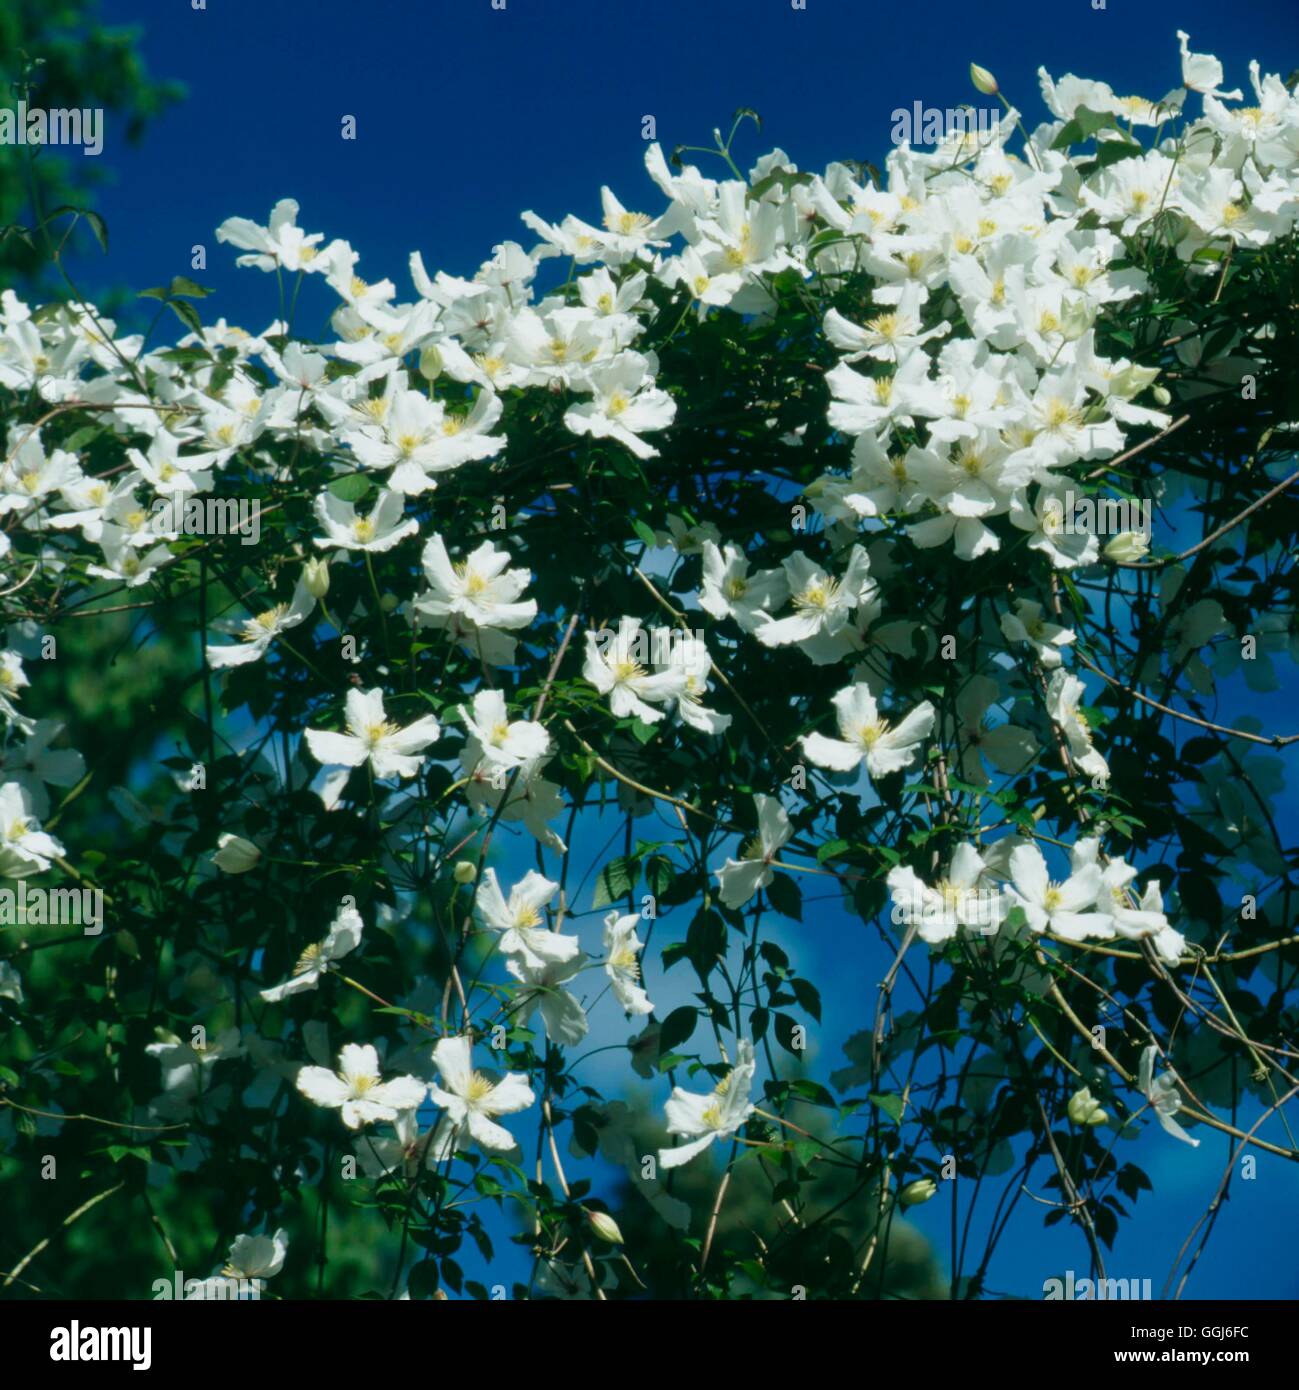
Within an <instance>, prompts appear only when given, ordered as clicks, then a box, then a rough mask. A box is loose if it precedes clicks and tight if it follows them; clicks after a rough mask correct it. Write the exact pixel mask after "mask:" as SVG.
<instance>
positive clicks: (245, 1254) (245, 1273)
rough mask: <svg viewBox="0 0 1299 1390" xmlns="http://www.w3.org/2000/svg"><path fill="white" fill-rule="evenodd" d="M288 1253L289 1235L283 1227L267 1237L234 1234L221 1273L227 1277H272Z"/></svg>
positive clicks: (280, 1267) (282, 1265) (277, 1271)
mask: <svg viewBox="0 0 1299 1390" xmlns="http://www.w3.org/2000/svg"><path fill="white" fill-rule="evenodd" d="M288 1253H289V1235H288V1232H287V1231H286V1230H285V1229H284V1227H283V1226H281V1227H280V1228H279V1230H277V1231H276V1232H275V1233H274V1234H273V1235H269V1236H236V1237H235V1238H234V1240H233V1242H232V1243H231V1245H230V1253H229V1254H228V1255H227V1256H226V1262H225V1264H224V1266H222V1269H221V1273H222V1275H223V1276H224V1277H225V1278H227V1279H273V1278H274V1277H275V1276H276V1275H277V1274H278V1273H279V1272H280V1270H282V1269H283V1268H284V1259H285V1256H287V1255H288Z"/></svg>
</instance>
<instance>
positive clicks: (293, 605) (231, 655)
mask: <svg viewBox="0 0 1299 1390" xmlns="http://www.w3.org/2000/svg"><path fill="white" fill-rule="evenodd" d="M107 529H108V528H107V527H105V530H107ZM315 606H316V600H315V599H314V598H313V597H312V595H311V591H310V590H309V589H308V588H307V586H306V584H305V583H303V582H302V581H301V580H299V581H298V585H297V587H296V588H295V589H294V591H293V599H292V601H291V602H289V603H277V604H276V605H275V606H274V607H273V608H268V609H267V610H266V611H265V612H263V613H259V614H258V615H257V616H256V617H255V618H248V619H246V620H245V621H244V622H243V623H230V622H218V623H214V624H213V626H214V627H216V628H217V629H218V631H224V632H233V633H237V634H238V635H239V638H240V640H241V642H242V644H243V645H242V646H240V645H238V644H236V645H235V646H232V647H207V648H206V649H205V650H206V652H207V663H208V665H209V666H211V667H213V668H214V669H215V670H224V669H226V668H228V667H231V666H247V665H248V664H249V663H250V662H253V661H260V660H261V659H262V657H264V656H265V655H266V653H267V651H268V650H269V649H270V645H271V643H272V642H273V641H274V640H275V639H276V638H277V637H278V636H279V635H280V634H281V633H283V632H288V631H289V629H290V628H295V627H297V626H298V624H299V623H301V622H304V621H305V620H306V619H307V618H308V617H309V616H310V614H311V611H312V609H314V608H315Z"/></svg>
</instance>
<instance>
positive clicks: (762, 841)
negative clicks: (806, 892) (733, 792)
mask: <svg viewBox="0 0 1299 1390" xmlns="http://www.w3.org/2000/svg"><path fill="white" fill-rule="evenodd" d="M753 804H754V806H755V807H756V808H757V811H758V836H757V839H756V840H753V841H751V842H750V844H749V845H748V846H746V847H745V848H744V849H743V850H742V851H741V854H740V858H739V859H727V861H726V863H725V864H723V865H722V867H721V868H720V869H717V870H715V871H714V872H715V874H716V877H717V884H718V896H719V897H720V898H721V900H722V903H723V905H724V906H726V907H743V906H744V904H745V903H747V902H748V901H749V899H750V898H751V897H753V895H754V894H755V893H756V892H758V890H759V889H761V888H766V887H767V886H768V885H769V884H770V883H771V880H772V878H773V877H774V875H773V873H772V871H771V861H772V860H773V859H774V858H775V857H776V855H777V854H778V853H779V852H780V849H781V846H782V845H784V844H785V843H786V841H787V840H788V839H789V837H790V836H791V835H792V834H793V830H792V829H791V828H790V824H789V816H788V815H786V814H785V808H784V807H783V806H782V805H781V804H780V802H779V801H778V800H777V799H776V798H775V797H774V796H763V795H762V794H761V793H760V792H759V793H758V794H756V795H755V796H754V798H753Z"/></svg>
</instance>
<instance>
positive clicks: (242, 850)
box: [212, 830, 262, 874]
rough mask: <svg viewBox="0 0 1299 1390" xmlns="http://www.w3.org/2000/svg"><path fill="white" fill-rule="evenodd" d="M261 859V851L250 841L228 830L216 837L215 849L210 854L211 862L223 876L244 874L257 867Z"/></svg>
mask: <svg viewBox="0 0 1299 1390" xmlns="http://www.w3.org/2000/svg"><path fill="white" fill-rule="evenodd" d="M261 857H262V852H261V850H260V849H259V848H258V847H257V846H256V845H255V844H253V842H252V841H251V840H245V839H244V837H243V836H242V835H232V834H231V833H230V832H229V831H228V830H227V831H225V832H224V833H223V834H221V835H218V836H217V847H216V849H215V850H213V852H212V862H213V863H214V864H215V865H216V866H217V868H218V869H220V870H221V872H222V873H223V874H246V873H248V872H249V870H250V869H255V868H256V867H257V865H258V863H259V862H260V860H261Z"/></svg>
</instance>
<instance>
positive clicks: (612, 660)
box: [582, 618, 686, 724]
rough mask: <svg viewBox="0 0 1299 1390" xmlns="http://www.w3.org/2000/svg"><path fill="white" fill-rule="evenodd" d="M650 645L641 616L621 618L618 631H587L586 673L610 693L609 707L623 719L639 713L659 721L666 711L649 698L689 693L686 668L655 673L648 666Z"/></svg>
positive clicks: (603, 692) (659, 699)
mask: <svg viewBox="0 0 1299 1390" xmlns="http://www.w3.org/2000/svg"><path fill="white" fill-rule="evenodd" d="M661 631H666V629H661ZM602 639H603V640H602ZM649 645H650V639H649V638H648V636H647V634H646V633H644V632H642V630H641V625H640V619H639V618H621V619H620V620H619V622H618V630H617V632H615V633H609V632H608V630H607V629H605V630H603V631H602V632H601V634H600V636H598V637H597V635H596V633H595V632H594V631H588V632H587V634H586V661H585V663H584V664H583V667H582V675H583V676H584V677H585V678H586V679H587V680H588V681H590V683H591V684H592V685H593V686H595V688H596V689H597V690H598V691H599V692H600V694H601V695H607V696H608V697H609V708H610V710H611V711H612V712H613V713H614V715H616V716H617V717H618V718H619V719H625V718H627V717H628V716H630V715H636V716H637V717H638V718H639V719H642V720H644V722H645V723H646V724H656V723H658V721H659V720H660V719H662V718H663V711H662V710H661V709H654V708H652V706H651V704H650V703H649V702H651V701H652V702H653V704H655V705H662V704H666V703H667V702H668V701H670V700H674V699H677V698H679V697H680V696H681V695H683V694H684V693H685V688H686V677H685V672H684V671H681V670H679V669H674V668H671V667H669V668H668V669H667V670H664V671H656V672H654V673H653V674H652V675H651V674H650V672H649V671H647V670H646V664H647V662H648V653H647V651H646V648H647V647H648V646H649Z"/></svg>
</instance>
